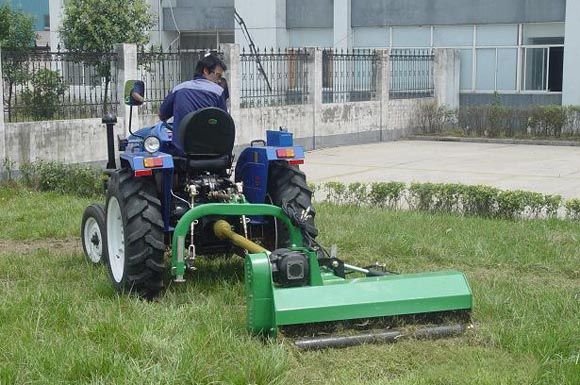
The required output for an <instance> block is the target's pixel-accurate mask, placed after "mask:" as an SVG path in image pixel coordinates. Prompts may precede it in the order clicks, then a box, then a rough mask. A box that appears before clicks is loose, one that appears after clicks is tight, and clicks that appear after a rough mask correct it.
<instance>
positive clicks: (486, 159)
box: [301, 141, 580, 199]
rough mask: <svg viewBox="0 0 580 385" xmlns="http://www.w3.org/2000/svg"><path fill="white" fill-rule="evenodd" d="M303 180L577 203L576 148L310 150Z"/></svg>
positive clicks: (406, 144) (393, 145)
mask: <svg viewBox="0 0 580 385" xmlns="http://www.w3.org/2000/svg"><path fill="white" fill-rule="evenodd" d="M301 169H302V170H303V171H304V172H305V173H306V175H307V178H308V181H309V182H314V183H324V182H328V181H339V182H344V183H351V182H365V183H371V182H388V181H399V182H407V183H409V182H436V183H463V184H484V185H489V186H495V187H498V188H500V189H504V190H515V189H521V190H528V191H537V192H541V193H544V194H559V195H562V197H564V198H567V199H569V198H580V147H567V146H539V145H520V144H490V143H450V142H431V141H397V142H384V143H375V144H365V145H357V146H347V147H335V148H327V149H321V150H314V151H310V152H308V153H307V154H306V161H305V164H304V165H303V166H301Z"/></svg>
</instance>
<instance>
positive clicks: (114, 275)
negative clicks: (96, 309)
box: [106, 170, 165, 299]
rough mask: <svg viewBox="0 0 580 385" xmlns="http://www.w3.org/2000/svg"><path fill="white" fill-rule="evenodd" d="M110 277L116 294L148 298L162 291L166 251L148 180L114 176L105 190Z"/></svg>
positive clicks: (158, 209)
mask: <svg viewBox="0 0 580 385" xmlns="http://www.w3.org/2000/svg"><path fill="white" fill-rule="evenodd" d="M106 228H107V250H108V255H109V258H108V260H109V263H108V267H109V275H110V277H111V280H112V281H113V284H114V285H115V288H116V289H117V291H119V292H134V293H137V294H139V295H140V296H142V297H144V298H147V299H151V298H153V297H155V296H156V295H157V294H158V293H159V291H160V290H161V289H162V288H163V273H164V270H165V265H164V262H163V254H164V251H165V243H164V233H163V220H162V216H161V202H160V201H159V199H158V198H157V191H156V188H155V183H154V182H153V180H152V179H150V178H134V177H133V176H132V175H131V172H130V170H119V171H116V172H115V173H113V174H112V175H111V177H110V179H109V182H108V188H107V215H106Z"/></svg>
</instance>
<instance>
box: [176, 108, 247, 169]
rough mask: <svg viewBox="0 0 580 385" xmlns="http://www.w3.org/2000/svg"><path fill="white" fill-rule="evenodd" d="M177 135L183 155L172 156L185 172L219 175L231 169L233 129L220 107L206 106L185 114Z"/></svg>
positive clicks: (228, 118) (232, 124)
mask: <svg viewBox="0 0 580 385" xmlns="http://www.w3.org/2000/svg"><path fill="white" fill-rule="evenodd" d="M178 135H179V138H178V139H179V142H180V143H181V144H182V146H183V151H184V152H185V155H186V157H185V158H180V157H175V158H174V160H175V161H176V164H179V166H181V167H185V168H186V169H187V170H188V171H195V172H203V171H208V172H211V173H220V174H221V173H223V172H226V171H227V170H229V169H230V168H231V166H232V162H233V155H232V153H233V149H234V140H235V138H236V129H235V124H234V120H233V119H232V117H231V116H230V115H229V114H228V113H227V112H225V111H224V110H222V109H219V108H215V107H208V108H204V109H201V110H198V111H195V112H191V113H189V114H187V115H185V117H184V118H183V120H182V121H181V123H180V124H179V132H178Z"/></svg>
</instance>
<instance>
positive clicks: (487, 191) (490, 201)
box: [461, 185, 499, 217]
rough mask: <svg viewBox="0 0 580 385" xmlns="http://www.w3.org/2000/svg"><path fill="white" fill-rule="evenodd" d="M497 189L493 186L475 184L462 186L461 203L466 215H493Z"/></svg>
mask: <svg viewBox="0 0 580 385" xmlns="http://www.w3.org/2000/svg"><path fill="white" fill-rule="evenodd" d="M498 194H499V190H498V189H496V188H495V187H489V186H483V185H475V186H463V194H462V196H461V205H462V208H463V212H464V213H465V214H468V215H478V216H482V217H493V216H495V213H496V207H497V196H498Z"/></svg>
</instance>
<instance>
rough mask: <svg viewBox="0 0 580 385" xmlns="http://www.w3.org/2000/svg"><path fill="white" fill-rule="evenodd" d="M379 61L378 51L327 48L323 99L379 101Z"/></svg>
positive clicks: (340, 101)
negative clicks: (377, 99)
mask: <svg viewBox="0 0 580 385" xmlns="http://www.w3.org/2000/svg"><path fill="white" fill-rule="evenodd" d="M379 60H380V57H379V56H378V55H377V53H376V52H375V51H374V50H368V49H366V50H356V49H355V50H352V51H342V50H341V51H340V52H339V51H335V50H332V49H325V50H323V51H322V102H323V103H344V102H360V101H368V100H375V99H376V96H377V87H376V85H377V80H376V79H377V76H378V74H377V70H378V63H379Z"/></svg>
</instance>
